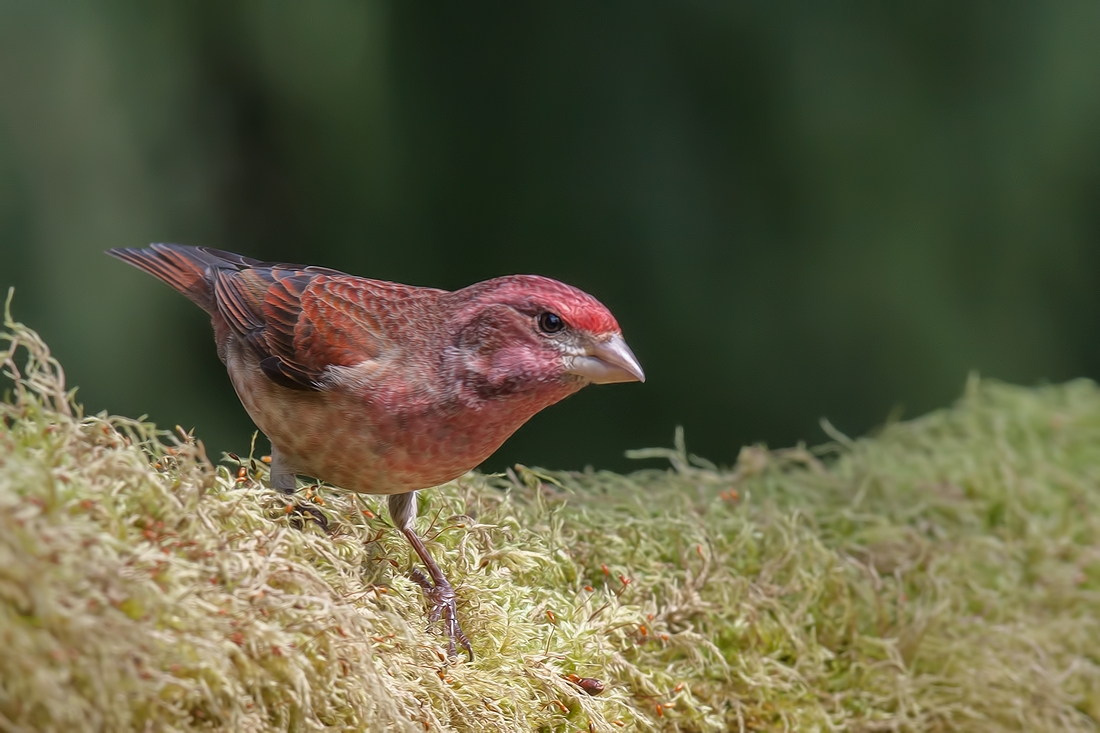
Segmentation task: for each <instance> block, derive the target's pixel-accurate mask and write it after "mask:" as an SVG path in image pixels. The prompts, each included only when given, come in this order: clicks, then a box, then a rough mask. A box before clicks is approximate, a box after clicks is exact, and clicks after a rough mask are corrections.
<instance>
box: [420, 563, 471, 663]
mask: <svg viewBox="0 0 1100 733" xmlns="http://www.w3.org/2000/svg"><path fill="white" fill-rule="evenodd" d="M409 575H410V576H411V577H412V579H413V581H414V582H415V583H416V584H417V585H419V586H420V587H421V588H422V589H423V590H424V597H425V598H427V599H428V606H429V609H430V610H429V611H428V623H430V624H434V623H435V622H436V621H439V620H440V619H442V620H443V633H445V634H446V635H447V656H449V657H454V656H457V652H456V651H455V642H456V641H457V642H458V644H459V645H460V646H461V647H462V648H463V650H465V652H466V654H467V655H469V657H470V661H471V662H472V661H474V650H473V649H472V648H471V647H470V640H469V639H467V638H466V634H464V633H463V632H462V627H461V626H459V625H458V610H457V608H456V607H455V589H454V588H453V587H451V584H450V583H448V582H447V581H446V580H444V581H443V582H442V583H432V581H431V580H429V579H428V576H427V575H425V574H424V573H423V572H421V570H420V568H413V569H412V571H411V572H410V573H409Z"/></svg>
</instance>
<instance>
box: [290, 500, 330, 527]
mask: <svg viewBox="0 0 1100 733" xmlns="http://www.w3.org/2000/svg"><path fill="white" fill-rule="evenodd" d="M286 512H287V514H301V515H302V516H303V517H308V518H310V519H312V520H313V521H314V522H317V524H318V525H320V527H321V530H322V531H323V532H324V533H325V534H328V530H329V525H328V517H326V516H325V513H324V512H322V511H321V510H320V509H318V508H317V507H315V506H310V505H309V504H287V505H286ZM291 521H292V522H297V523H298V524H299V525H301V523H300V522H298V520H296V519H294V520H291ZM295 528H296V529H301V528H302V527H301V526H297V527H295Z"/></svg>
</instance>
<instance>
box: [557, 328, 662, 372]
mask: <svg viewBox="0 0 1100 733" xmlns="http://www.w3.org/2000/svg"><path fill="white" fill-rule="evenodd" d="M569 372H570V373H571V374H576V375H578V376H581V377H584V378H585V379H588V380H591V381H592V382H594V383H596V384H613V383H615V382H644V381H645V372H643V371H642V365H641V364H639V363H638V358H637V357H636V356H634V352H633V351H631V350H630V347H629V346H627V345H626V342H625V341H623V337H622V336H619V335H614V336H612V337H611V338H608V339H604V340H602V341H596V340H593V341H591V342H589V343H588V344H586V345H585V348H584V353H583V354H581V355H578V356H574V357H572V359H571V364H570V367H569Z"/></svg>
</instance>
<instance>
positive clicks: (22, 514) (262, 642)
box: [0, 319, 1100, 732]
mask: <svg viewBox="0 0 1100 733" xmlns="http://www.w3.org/2000/svg"><path fill="white" fill-rule="evenodd" d="M6 329H7V331H6V333H5V334H4V336H3V338H5V339H7V340H8V341H9V342H10V347H9V348H8V349H7V350H6V351H4V352H0V360H2V361H3V362H4V363H5V367H6V370H7V371H8V372H9V373H11V374H12V376H14V381H13V382H12V385H13V386H12V389H11V393H10V395H9V398H8V399H7V400H5V401H4V402H3V403H2V404H0V415H2V417H3V420H2V425H0V649H2V650H3V653H0V729H2V730H35V731H80V730H112V731H120V730H145V729H151V730H189V729H210V730H228V731H250V730H255V731H262V730H287V729H290V730H318V729H322V728H335V729H353V730H354V729H360V730H379V731H382V730H410V731H413V730H419V731H423V730H425V729H428V730H460V731H481V730H485V731H497V732H499V731H525V730H540V731H576V730H586V729H589V727H591V729H592V730H598V731H615V730H623V729H625V730H682V731H725V730H737V729H738V728H739V727H740V728H743V729H745V730H760V729H764V730H770V729H783V728H787V729H790V730H800V731H801V730H830V729H846V730H866V731H870V730H900V731H910V730H911V731H917V730H921V731H923V730H970V731H999V730H1025V731H1037V730H1095V729H1096V728H1097V723H1096V720H1097V718H1098V717H1100V622H1098V615H1097V612H1096V609H1097V608H1100V486H1098V483H1100V390H1098V389H1097V387H1096V386H1095V385H1093V384H1092V383H1089V382H1084V381H1078V382H1072V383H1069V384H1066V385H1061V386H1052V387H1045V388H1041V389H1021V388H1016V387H1010V386H1006V385H1002V384H996V383H988V382H980V381H978V380H977V379H976V378H974V379H971V381H970V383H969V384H968V385H967V388H966V392H965V395H964V396H963V398H962V399H961V400H960V402H959V404H958V405H957V406H955V407H954V408H952V409H950V410H944V411H941V412H937V413H933V414H931V415H928V416H926V417H923V418H921V419H918V420H914V421H911V422H906V423H897V424H892V425H889V426H888V427H886V428H885V429H883V430H882V431H881V434H879V435H877V436H875V437H873V438H869V439H864V440H849V439H847V438H845V437H844V436H841V435H839V434H835V431H833V434H834V435H835V438H836V440H835V442H833V443H831V444H829V445H826V446H822V447H820V448H817V449H813V450H807V449H805V448H802V447H799V448H795V449H789V450H780V451H767V450H765V449H763V448H760V447H751V448H746V449H744V450H743V451H742V454H741V457H740V459H739V461H738V463H737V465H736V466H735V467H733V468H731V469H718V468H716V467H714V466H711V465H710V464H708V463H706V462H705V461H701V460H698V459H695V458H693V457H691V456H689V455H688V454H687V453H686V451H685V450H684V447H683V441H682V438H679V437H678V438H677V441H676V447H675V448H674V449H672V450H654V451H642V452H639V453H638V454H637V455H638V457H639V458H647V459H654V458H658V459H661V461H662V463H663V464H664V465H671V468H663V467H661V468H648V469H644V470H641V471H638V472H636V473H633V474H630V475H616V474H610V473H602V472H587V473H570V472H548V471H542V470H532V469H526V468H522V467H517V469H516V470H515V471H513V472H510V473H509V474H508V475H505V476H485V475H479V474H470V475H468V476H465V477H464V478H462V479H460V480H458V481H456V482H454V483H452V484H448V485H447V486H444V487H441V488H439V489H437V490H433V491H429V492H424V493H423V494H422V502H423V503H422V506H421V519H420V528H421V530H422V531H423V533H424V534H425V536H426V537H427V538H428V539H429V542H428V544H429V547H430V549H431V550H432V552H433V553H434V554H435V556H436V557H437V558H438V559H439V561H440V564H441V565H442V567H443V568H444V570H445V571H446V572H447V573H448V574H449V576H450V578H451V579H452V581H453V582H454V583H455V585H456V587H457V589H458V594H459V597H460V615H461V618H462V622H463V625H464V627H465V629H466V631H467V632H468V633H469V635H470V637H471V639H472V640H473V643H474V649H475V651H476V653H477V659H476V661H474V662H473V663H468V662H466V661H464V660H461V659H460V660H447V659H446V658H445V657H444V655H443V654H442V644H441V640H440V638H439V636H438V635H437V634H436V633H434V630H431V631H429V630H427V629H426V624H425V619H424V607H423V601H422V599H421V597H420V591H419V588H418V587H417V586H416V585H415V584H414V583H412V582H411V581H410V580H409V579H408V578H407V576H406V574H405V571H406V570H407V569H408V568H409V567H410V566H411V564H412V561H413V556H412V553H411V551H410V550H409V548H408V547H407V546H406V544H405V542H404V540H403V539H402V538H401V537H400V535H399V534H398V533H396V532H394V531H393V530H392V529H391V528H390V526H389V524H388V523H387V521H386V519H385V512H384V510H383V508H382V507H383V502H382V501H380V500H379V499H377V498H375V497H363V496H356V495H350V494H346V493H343V492H340V491H339V490H336V489H332V488H329V487H323V488H319V489H317V490H315V491H312V492H311V495H312V496H313V500H314V501H317V502H318V505H319V508H322V509H323V511H324V512H325V513H326V514H327V515H328V517H329V518H330V521H331V522H332V526H333V529H332V532H331V533H330V534H327V535H326V534H324V533H323V532H322V531H321V530H320V529H319V528H318V527H317V526H316V525H315V524H314V523H312V522H305V523H304V524H303V521H304V520H303V519H302V517H301V516H299V515H296V514H288V513H287V512H286V511H285V508H284V504H283V502H282V501H281V500H280V498H279V497H278V496H277V495H276V494H275V493H274V492H272V491H270V490H268V489H265V488H263V486H262V485H261V483H260V481H259V480H258V479H260V478H262V474H263V473H264V467H263V464H262V463H260V462H257V463H256V464H254V465H253V464H250V463H249V462H248V461H247V460H246V462H245V468H246V476H245V477H244V478H243V479H238V478H237V466H236V464H234V463H233V462H231V461H230V462H227V463H226V464H222V465H217V466H214V465H212V464H211V463H210V461H208V460H207V458H206V457H205V455H204V452H203V448H202V444H201V443H200V442H198V441H196V440H194V439H193V438H192V437H191V436H187V435H183V434H178V433H164V432H158V431H157V430H156V429H155V428H154V427H153V426H152V425H148V424H145V423H142V422H138V421H134V420H129V419H126V418H118V417H108V416H104V415H98V416H85V415H83V414H82V413H81V411H80V409H79V407H76V406H74V405H73V404H72V402H71V395H69V394H67V393H66V391H65V386H64V379H63V375H62V373H61V369H60V367H59V366H58V365H57V364H56V362H54V361H53V360H52V359H51V358H50V357H49V353H48V351H47V349H46V346H45V345H44V344H43V343H42V342H41V341H40V340H39V338H38V337H37V336H36V335H35V334H34V333H33V332H31V331H29V330H28V329H26V328H25V327H23V326H21V325H18V324H15V323H12V322H10V319H9V321H8V323H7V324H6ZM643 465H651V464H643ZM320 502H323V506H321V505H320ZM570 674H576V675H579V676H581V677H593V678H597V679H599V680H601V681H603V682H604V683H605V684H606V686H607V690H606V691H605V692H604V693H603V694H602V695H599V696H596V697H593V696H589V695H588V694H586V693H585V692H584V691H583V690H581V689H580V688H579V687H578V686H576V685H575V684H573V683H571V682H570V681H569V680H568V679H567V678H566V676H567V675H570Z"/></svg>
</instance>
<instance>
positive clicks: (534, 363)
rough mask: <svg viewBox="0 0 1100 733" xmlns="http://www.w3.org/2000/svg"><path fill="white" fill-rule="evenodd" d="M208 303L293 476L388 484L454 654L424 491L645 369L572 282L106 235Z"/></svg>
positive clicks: (278, 479)
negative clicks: (425, 527)
mask: <svg viewBox="0 0 1100 733" xmlns="http://www.w3.org/2000/svg"><path fill="white" fill-rule="evenodd" d="M108 254H111V255H113V256H115V257H117V258H119V259H120V260H123V261H125V262H128V263H130V264H131V265H134V266H135V267H137V268H139V269H142V270H144V271H145V272H148V273H149V274H150V275H153V276H154V277H157V278H159V279H161V280H163V281H164V282H166V283H168V284H169V285H171V286H172V287H173V288H175V289H176V290H178V291H179V292H181V293H183V294H184V295H186V296H187V297H188V298H190V299H191V301H192V302H194V303H195V304H196V305H198V306H199V307H200V308H202V309H203V310H205V311H206V312H207V313H208V314H209V315H210V318H211V321H212V322H213V326H214V339H215V341H216V343H217V348H218V356H219V357H221V360H222V361H223V362H224V363H225V366H226V369H227V370H228V371H229V378H230V379H231V380H232V382H233V387H234V388H235V389H236V391H237V395H238V396H239V397H240V399H241V402H242V403H243V404H244V407H245V410H247V411H248V414H249V416H251V418H252V419H253V421H254V422H255V423H256V425H257V426H258V427H259V428H260V430H262V431H263V432H264V434H265V435H266V436H267V437H268V439H269V440H270V441H271V458H272V460H271V484H272V486H273V487H275V488H276V489H279V490H281V491H283V492H285V493H287V494H290V493H293V492H294V490H295V488H296V482H295V475H297V474H303V475H306V476H312V477H314V478H317V479H320V480H322V481H325V482H327V483H330V484H334V485H336V486H339V487H341V488H344V489H349V490H351V491H358V492H362V493H365V494H387V495H389V509H390V516H391V518H392V519H393V522H394V524H395V525H396V526H397V527H398V528H399V529H400V530H401V532H402V533H403V534H404V535H405V537H406V538H408V541H409V543H410V544H411V545H412V547H413V549H414V550H415V551H416V553H417V555H419V556H420V559H421V560H422V561H423V563H424V565H425V566H426V567H427V569H428V573H429V575H430V576H431V581H429V580H428V579H427V578H425V577H424V575H423V574H422V573H420V572H419V571H414V573H413V578H414V579H415V580H416V581H417V582H418V583H419V584H420V585H421V587H422V588H423V589H424V592H425V595H426V596H427V599H428V602H429V605H430V620H431V621H433V622H434V621H436V620H439V619H440V618H442V619H443V622H444V630H445V633H446V635H447V637H448V648H449V651H450V653H451V654H452V655H453V654H454V651H455V641H456V640H457V641H458V642H459V643H460V644H461V645H462V647H463V648H464V649H465V650H466V651H467V653H468V654H469V655H470V657H471V658H473V652H472V650H471V648H470V642H469V640H468V639H467V638H466V636H465V634H463V632H462V629H461V628H460V626H459V624H458V618H457V613H456V609H455V594H454V589H453V588H452V587H451V584H450V583H449V582H448V581H447V579H446V578H445V577H444V575H443V573H442V571H440V569H439V567H438V566H437V565H436V563H435V562H434V561H433V560H432V558H431V556H430V555H429V554H428V551H427V549H426V548H425V547H424V543H423V542H422V541H421V540H420V537H419V536H418V535H417V534H416V532H415V531H414V529H413V519H414V518H415V516H416V501H415V496H416V491H417V490H418V489H424V488H428V487H431V486H436V485H438V484H442V483H445V482H447V481H450V480H451V479H454V478H456V477H458V476H461V475H462V474H463V473H465V472H466V471H469V470H470V469H472V468H474V467H476V466H477V465H478V464H479V463H481V462H482V461H484V460H485V459H486V458H488V457H489V455H491V454H492V453H493V451H495V450H496V449H497V448H498V447H500V445H501V443H503V442H504V441H505V440H506V439H507V438H508V436H510V435H511V434H512V433H513V432H515V431H516V429H517V428H519V426H520V425H522V424H523V423H525V422H526V421H527V420H528V419H530V418H531V416H532V415H534V414H535V413H536V412H538V411H539V410H541V409H543V408H544V407H547V406H549V405H552V404H553V403H555V402H557V401H559V400H561V399H563V398H565V397H568V396H569V395H571V394H573V393H574V392H576V391H577V390H579V389H581V388H582V387H584V386H585V385H587V384H591V383H597V384H606V383H611V382H634V381H639V382H640V381H645V375H644V374H643V373H642V368H641V366H640V365H639V364H638V360H637V359H636V358H635V357H634V354H633V353H631V351H630V349H629V347H627V345H626V342H625V341H623V337H622V332H621V330H620V329H619V325H618V323H616V322H615V319H614V317H612V315H611V313H610V312H608V310H607V308H605V307H604V306H603V305H602V304H601V303H600V302H599V301H597V300H596V299H595V298H593V297H592V296H591V295H588V294H587V293H585V292H582V291H581V290H578V289H577V288H574V287H571V286H569V285H566V284H564V283H560V282H558V281H556V280H551V279H549V278H545V277H540V276H537V275H511V276H508V277H498V278H494V279H492V280H486V281H485V282H480V283H477V284H475V285H470V286H469V287H466V288H463V289H461V290H456V291H454V292H448V291H446V290H436V289H434V288H421V287H413V286H410V285H399V284H397V283H390V282H383V281H380V280H368V279H366V278H361V277H354V276H352V275H347V274H344V273H342V272H338V271H336V270H330V269H328V268H324V267H304V266H299V265H286V264H275V263H270V262H260V261H258V260H254V259H251V258H248V257H242V256H241V255H236V254H232V253H230V252H222V251H219V250H215V249H208V248H206V247H185V246H181V245H176V244H154V245H151V246H150V247H149V248H147V249H112V250H109V252H108Z"/></svg>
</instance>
